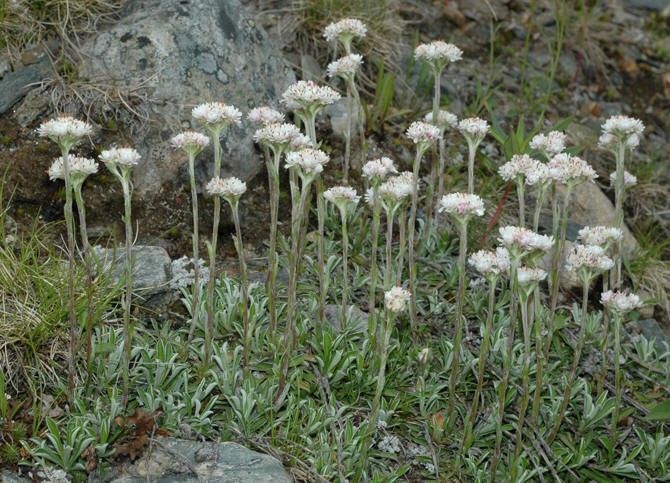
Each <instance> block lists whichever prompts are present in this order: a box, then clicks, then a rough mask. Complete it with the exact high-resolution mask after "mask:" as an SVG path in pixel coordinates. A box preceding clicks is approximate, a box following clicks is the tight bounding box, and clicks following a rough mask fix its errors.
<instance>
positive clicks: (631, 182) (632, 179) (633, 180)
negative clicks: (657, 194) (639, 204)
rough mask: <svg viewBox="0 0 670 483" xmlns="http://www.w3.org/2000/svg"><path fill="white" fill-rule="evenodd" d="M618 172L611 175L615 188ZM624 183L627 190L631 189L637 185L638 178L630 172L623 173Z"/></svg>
mask: <svg viewBox="0 0 670 483" xmlns="http://www.w3.org/2000/svg"><path fill="white" fill-rule="evenodd" d="M616 180H617V177H616V171H614V172H612V173H611V174H610V185H612V186H614V185H616ZM623 183H624V186H625V187H626V188H630V187H631V186H635V185H636V184H637V176H635V175H633V174H631V173H629V172H628V171H624V172H623Z"/></svg>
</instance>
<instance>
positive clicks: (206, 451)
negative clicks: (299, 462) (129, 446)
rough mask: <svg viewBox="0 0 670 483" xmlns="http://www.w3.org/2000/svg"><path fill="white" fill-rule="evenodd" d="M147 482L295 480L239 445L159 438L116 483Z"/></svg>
mask: <svg viewBox="0 0 670 483" xmlns="http://www.w3.org/2000/svg"><path fill="white" fill-rule="evenodd" d="M145 481H153V482H162V483H172V482H174V483H177V482H221V483H226V482H227V483H284V482H286V483H289V482H290V481H291V478H290V477H289V475H288V474H287V473H286V471H285V470H284V468H283V467H282V465H281V463H280V462H279V461H277V460H276V459H275V458H273V457H271V456H268V455H265V454H262V453H257V452H255V451H251V450H249V449H247V448H245V447H244V446H240V445H239V444H236V443H231V442H226V443H209V442H208V443H200V442H197V441H186V440H179V439H174V438H157V439H156V440H155V441H154V443H153V446H152V448H151V450H150V451H147V452H146V453H145V455H144V456H143V457H142V458H140V459H139V460H137V461H136V462H134V463H132V464H128V465H126V466H125V467H124V469H123V471H122V475H121V476H119V477H117V478H116V479H114V480H113V483H135V482H137V483H142V482H145Z"/></svg>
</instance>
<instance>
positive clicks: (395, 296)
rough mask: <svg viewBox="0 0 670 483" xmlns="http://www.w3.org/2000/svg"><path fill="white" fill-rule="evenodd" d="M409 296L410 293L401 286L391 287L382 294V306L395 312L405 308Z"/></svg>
mask: <svg viewBox="0 0 670 483" xmlns="http://www.w3.org/2000/svg"><path fill="white" fill-rule="evenodd" d="M411 298H412V294H411V293H410V292H409V290H407V289H404V288H402V287H393V288H392V289H390V290H389V291H388V292H386V293H385V294H384V306H385V307H386V309H387V310H390V311H391V312H394V313H396V314H397V313H399V312H402V311H403V310H405V308H406V307H407V304H408V303H409V301H410V300H411Z"/></svg>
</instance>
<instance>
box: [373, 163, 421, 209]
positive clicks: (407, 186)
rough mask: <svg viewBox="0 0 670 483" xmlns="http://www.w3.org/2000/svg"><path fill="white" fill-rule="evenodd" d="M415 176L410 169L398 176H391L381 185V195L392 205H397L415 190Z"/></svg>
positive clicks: (379, 190)
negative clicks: (413, 179)
mask: <svg viewBox="0 0 670 483" xmlns="http://www.w3.org/2000/svg"><path fill="white" fill-rule="evenodd" d="M413 177H414V175H413V174H412V173H410V172H409V171H403V172H402V173H400V174H399V175H398V176H394V177H392V178H389V179H388V180H386V181H385V182H383V183H382V184H381V185H379V189H378V193H379V196H380V197H381V199H382V200H384V201H385V202H386V203H387V204H390V205H395V204H396V203H399V202H401V201H403V200H405V199H407V198H409V197H410V196H412V192H413V191H414V182H413V181H412V178H413Z"/></svg>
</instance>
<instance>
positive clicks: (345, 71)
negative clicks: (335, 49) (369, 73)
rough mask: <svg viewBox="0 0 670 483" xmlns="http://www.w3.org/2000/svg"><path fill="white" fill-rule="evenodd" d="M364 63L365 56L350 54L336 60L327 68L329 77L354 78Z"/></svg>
mask: <svg viewBox="0 0 670 483" xmlns="http://www.w3.org/2000/svg"><path fill="white" fill-rule="evenodd" d="M362 63H363V56H362V55H359V54H349V55H345V56H344V57H340V58H339V59H337V60H334V61H333V62H331V63H330V64H328V67H327V68H326V74H327V75H328V77H331V78H332V77H342V78H345V79H347V78H352V77H353V76H354V75H356V72H358V70H359V69H360V67H361V64H362Z"/></svg>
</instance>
